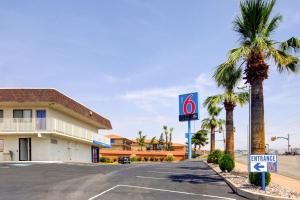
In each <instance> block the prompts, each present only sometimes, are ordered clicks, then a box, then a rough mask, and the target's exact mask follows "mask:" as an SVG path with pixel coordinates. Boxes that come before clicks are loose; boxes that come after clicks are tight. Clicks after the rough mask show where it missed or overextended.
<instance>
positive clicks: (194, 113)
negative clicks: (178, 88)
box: [179, 92, 198, 160]
mask: <svg viewBox="0 0 300 200" xmlns="http://www.w3.org/2000/svg"><path fill="white" fill-rule="evenodd" d="M191 120H198V93H197V92H194V93H189V94H182V95H179V121H188V133H187V136H186V137H187V139H188V158H189V160H190V159H192V134H191Z"/></svg>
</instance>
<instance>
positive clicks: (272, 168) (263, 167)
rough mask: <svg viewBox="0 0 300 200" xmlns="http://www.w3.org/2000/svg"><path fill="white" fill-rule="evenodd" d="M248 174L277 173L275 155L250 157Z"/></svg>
mask: <svg viewBox="0 0 300 200" xmlns="http://www.w3.org/2000/svg"><path fill="white" fill-rule="evenodd" d="M250 172H277V155H250Z"/></svg>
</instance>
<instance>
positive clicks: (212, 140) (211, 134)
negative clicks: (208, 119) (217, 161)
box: [210, 127, 216, 152]
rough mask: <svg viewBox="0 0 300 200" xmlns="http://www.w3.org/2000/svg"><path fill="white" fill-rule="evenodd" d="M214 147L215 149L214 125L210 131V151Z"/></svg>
mask: <svg viewBox="0 0 300 200" xmlns="http://www.w3.org/2000/svg"><path fill="white" fill-rule="evenodd" d="M215 149H216V139H215V127H212V128H211V133H210V152H213V151H214V150H215Z"/></svg>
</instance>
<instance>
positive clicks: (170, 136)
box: [168, 128, 174, 149]
mask: <svg viewBox="0 0 300 200" xmlns="http://www.w3.org/2000/svg"><path fill="white" fill-rule="evenodd" d="M173 130H174V128H170V134H169V145H168V148H169V149H170V148H171V146H172V133H173Z"/></svg>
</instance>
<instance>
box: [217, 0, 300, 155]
mask: <svg viewBox="0 0 300 200" xmlns="http://www.w3.org/2000/svg"><path fill="white" fill-rule="evenodd" d="M275 3H276V1H275V0H271V1H267V0H244V1H241V3H240V12H241V14H240V15H239V16H237V17H236V18H235V20H234V22H233V24H234V31H236V32H237V33H238V34H239V36H240V39H239V41H240V46H239V47H237V48H234V49H231V50H230V51H229V55H228V58H227V60H226V61H225V62H224V63H223V64H221V65H220V66H219V67H218V69H217V70H216V72H215V78H216V80H217V81H218V80H222V79H223V78H224V76H226V73H225V72H226V70H227V69H228V68H232V67H236V66H238V68H244V73H245V77H244V79H245V80H246V83H249V84H250V85H251V153H253V154H264V153H265V122H264V95H263V81H264V80H265V79H267V78H268V69H269V65H268V64H267V62H268V61H270V60H273V61H274V63H275V65H276V66H277V69H278V71H279V72H284V71H288V72H296V71H297V69H298V67H299V58H298V57H297V56H296V52H297V50H299V48H300V40H299V39H297V38H295V37H291V38H290V39H288V40H287V41H284V42H278V41H275V40H274V39H273V38H272V37H271V36H272V33H274V31H275V30H276V29H277V28H278V26H279V24H280V22H281V21H282V16H281V15H275V16H273V17H271V13H272V11H273V7H274V5H275Z"/></svg>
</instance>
